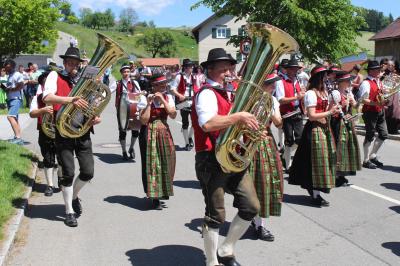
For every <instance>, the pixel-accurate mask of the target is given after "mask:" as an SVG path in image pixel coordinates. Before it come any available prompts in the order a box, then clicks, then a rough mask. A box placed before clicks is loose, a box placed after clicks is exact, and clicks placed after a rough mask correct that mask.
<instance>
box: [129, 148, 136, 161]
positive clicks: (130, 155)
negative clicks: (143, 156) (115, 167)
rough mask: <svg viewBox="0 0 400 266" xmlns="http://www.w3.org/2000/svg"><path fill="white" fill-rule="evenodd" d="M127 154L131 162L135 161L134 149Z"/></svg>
mask: <svg viewBox="0 0 400 266" xmlns="http://www.w3.org/2000/svg"><path fill="white" fill-rule="evenodd" d="M128 153H129V158H131V159H132V160H135V157H136V156H135V150H134V149H132V150H131V149H129V151H128Z"/></svg>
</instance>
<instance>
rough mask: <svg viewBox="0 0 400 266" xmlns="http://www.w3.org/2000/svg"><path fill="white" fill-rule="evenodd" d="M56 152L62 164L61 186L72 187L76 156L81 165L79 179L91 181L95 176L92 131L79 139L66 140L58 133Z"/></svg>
mask: <svg viewBox="0 0 400 266" xmlns="http://www.w3.org/2000/svg"><path fill="white" fill-rule="evenodd" d="M55 144H56V150H57V155H58V158H59V160H60V162H61V168H62V177H60V184H61V185H62V186H64V187H69V186H71V185H72V183H73V180H74V176H75V162H74V154H75V155H76V158H77V159H78V163H79V176H78V177H79V179H80V180H82V181H90V180H91V179H92V178H93V174H94V160H93V152H92V141H91V139H90V131H88V132H87V133H86V134H85V135H83V136H82V137H79V138H64V137H62V136H60V134H59V133H58V131H56V140H55Z"/></svg>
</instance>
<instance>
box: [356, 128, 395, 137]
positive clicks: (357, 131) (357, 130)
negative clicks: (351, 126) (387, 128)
mask: <svg viewBox="0 0 400 266" xmlns="http://www.w3.org/2000/svg"><path fill="white" fill-rule="evenodd" d="M355 131H356V134H357V135H360V136H365V129H364V128H363V127H357V126H356V128H355ZM375 136H378V134H377V133H375ZM388 139H391V140H400V135H391V134H388Z"/></svg>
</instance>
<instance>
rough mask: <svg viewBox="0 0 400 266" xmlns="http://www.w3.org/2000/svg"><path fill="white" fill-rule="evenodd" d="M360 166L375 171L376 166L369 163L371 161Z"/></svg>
mask: <svg viewBox="0 0 400 266" xmlns="http://www.w3.org/2000/svg"><path fill="white" fill-rule="evenodd" d="M362 166H363V167H364V168H368V169H376V165H375V164H373V163H371V161H366V162H363V164H362Z"/></svg>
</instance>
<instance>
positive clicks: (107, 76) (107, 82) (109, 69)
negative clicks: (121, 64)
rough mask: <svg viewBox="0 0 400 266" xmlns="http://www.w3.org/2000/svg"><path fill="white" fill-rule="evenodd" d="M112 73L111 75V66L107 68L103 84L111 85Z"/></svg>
mask: <svg viewBox="0 0 400 266" xmlns="http://www.w3.org/2000/svg"><path fill="white" fill-rule="evenodd" d="M110 75H111V66H110V67H108V68H107V69H106V71H105V72H104V75H103V84H105V85H107V86H108V85H109V84H110Z"/></svg>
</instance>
